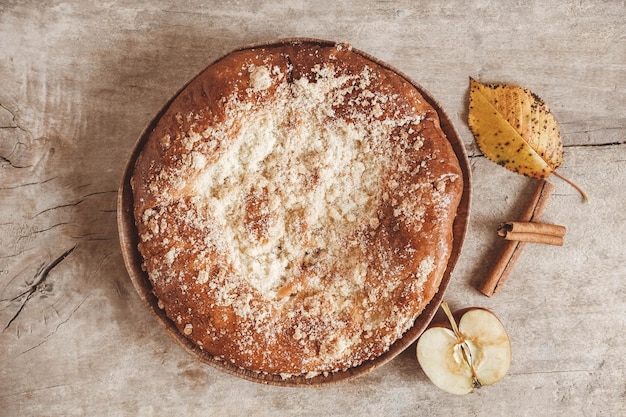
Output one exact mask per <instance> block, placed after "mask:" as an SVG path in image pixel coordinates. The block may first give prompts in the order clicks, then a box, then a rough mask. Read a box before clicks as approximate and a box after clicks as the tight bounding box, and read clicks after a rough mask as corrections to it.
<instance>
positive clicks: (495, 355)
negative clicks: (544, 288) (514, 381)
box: [417, 302, 511, 394]
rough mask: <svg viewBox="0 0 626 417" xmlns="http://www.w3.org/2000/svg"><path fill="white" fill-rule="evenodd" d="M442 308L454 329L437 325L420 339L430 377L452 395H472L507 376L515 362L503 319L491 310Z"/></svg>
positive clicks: (423, 363)
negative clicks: (475, 390)
mask: <svg viewBox="0 0 626 417" xmlns="http://www.w3.org/2000/svg"><path fill="white" fill-rule="evenodd" d="M442 308H443V309H444V311H445V312H446V315H447V316H448V319H449V320H450V325H451V328H448V327H444V326H441V325H435V326H433V327H430V328H429V329H428V330H426V331H425V332H424V333H423V334H422V336H421V337H420V339H419V340H418V342H417V360H418V362H419V364H420V366H421V367H422V369H423V370H424V373H425V374H426V376H428V378H429V379H430V380H431V381H432V382H433V384H435V385H436V386H438V387H439V388H441V389H443V390H445V391H447V392H450V393H452V394H468V393H470V392H472V391H473V390H474V388H480V387H481V386H484V385H492V384H495V383H496V382H498V381H500V380H501V379H502V378H504V375H505V374H506V373H507V372H508V370H509V366H510V364H511V343H510V341H509V336H508V334H507V332H506V329H505V328H504V326H503V325H502V322H500V320H499V319H498V318H497V317H496V316H495V314H493V313H492V312H491V311H490V310H487V309H484V308H469V309H465V310H461V311H459V312H457V313H456V314H455V315H456V316H457V317H460V319H459V323H458V326H457V324H456V321H455V319H454V316H453V315H452V314H451V313H450V310H449V308H448V305H447V304H446V303H445V302H444V303H442Z"/></svg>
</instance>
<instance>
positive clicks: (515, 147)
mask: <svg viewBox="0 0 626 417" xmlns="http://www.w3.org/2000/svg"><path fill="white" fill-rule="evenodd" d="M468 122H469V126H470V129H471V130H472V133H473V134H474V138H475V139H476V143H478V146H479V147H480V150H481V152H482V153H483V154H484V155H485V156H486V157H487V158H489V159H491V160H492V161H494V162H495V163H497V164H499V165H502V166H503V167H505V168H507V169H509V170H511V171H513V172H517V173H519V174H522V175H526V176H528V177H534V178H546V177H548V176H549V175H550V174H552V173H553V172H554V170H555V169H556V168H557V167H558V166H559V165H561V163H562V162H563V145H562V142H561V136H560V135H559V129H558V126H557V124H556V120H554V117H553V116H552V113H550V110H549V109H548V107H547V106H546V105H545V103H544V102H543V101H542V100H541V99H540V98H539V97H537V96H536V95H535V94H533V93H532V92H530V91H529V90H527V89H525V88H522V87H518V86H514V85H507V84H481V83H479V82H478V81H475V80H473V79H470V104H469V119H468Z"/></svg>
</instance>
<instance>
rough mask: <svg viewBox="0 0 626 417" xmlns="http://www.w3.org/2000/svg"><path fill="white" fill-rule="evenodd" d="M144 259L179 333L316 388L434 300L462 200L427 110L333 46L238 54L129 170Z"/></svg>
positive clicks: (384, 73) (385, 73)
mask: <svg viewBox="0 0 626 417" xmlns="http://www.w3.org/2000/svg"><path fill="white" fill-rule="evenodd" d="M131 185H132V189H133V196H134V215H135V222H136V225H137V229H138V232H139V236H140V243H139V250H140V252H141V254H142V256H143V259H144V263H143V268H144V269H145V270H146V271H147V273H148V276H149V278H150V282H151V284H152V287H153V292H154V294H155V296H156V297H157V298H158V299H159V306H160V307H162V308H163V309H165V312H166V314H167V316H168V317H169V318H170V319H171V320H172V321H173V322H174V323H175V324H176V326H177V328H178V330H179V331H180V332H181V333H182V334H184V335H185V336H186V337H188V338H189V340H191V341H192V342H193V343H195V344H196V345H197V346H198V347H199V348H201V349H203V350H204V351H206V352H208V353H209V354H210V355H213V356H214V357H215V358H216V359H218V360H224V361H228V362H230V363H233V364H235V365H236V366H239V367H241V368H244V369H247V370H251V371H257V372H264V373H270V374H280V375H282V376H283V377H285V378H287V377H289V376H292V375H307V376H315V375H318V374H325V373H330V372H335V371H340V370H345V369H348V368H351V367H355V366H357V365H359V364H361V363H363V362H364V361H367V360H371V359H374V358H376V357H378V356H380V355H381V354H382V353H384V352H385V351H386V350H387V349H389V347H390V346H391V345H392V344H393V343H394V342H395V341H396V340H397V339H399V338H400V337H402V335H403V333H404V332H405V331H407V329H409V328H410V327H411V325H412V324H413V323H414V321H415V319H416V318H417V317H418V316H419V315H420V313H421V311H422V310H423V309H424V307H425V306H426V305H427V304H428V302H429V301H430V300H431V299H432V297H433V296H434V294H435V293H436V292H437V289H438V287H439V283H440V281H441V278H442V276H443V274H444V271H445V270H446V265H447V262H448V258H449V257H450V253H451V248H452V226H453V222H454V219H455V215H456V210H457V206H458V204H459V201H460V199H461V194H462V191H463V176H462V172H461V169H460V166H459V163H458V160H457V158H456V156H455V154H454V152H453V150H452V148H451V146H450V144H449V142H448V140H447V139H446V137H445V135H444V133H443V132H442V131H441V129H440V126H439V118H438V115H437V113H436V111H435V110H434V109H433V108H432V106H431V105H430V104H428V103H427V102H426V100H424V98H423V97H422V96H421V95H420V94H419V92H418V91H417V90H416V88H415V87H414V86H413V85H411V84H410V83H409V82H408V81H406V80H405V79H404V78H403V77H401V76H399V75H398V74H396V73H395V72H393V71H391V70H389V69H387V68H384V67H383V66H381V65H379V64H377V63H375V62H373V61H372V60H369V59H367V58H365V57H364V56H362V55H360V54H357V53H354V52H353V51H352V50H351V48H350V47H349V46H347V45H344V44H337V45H334V46H329V45H322V44H318V43H315V42H290V43H285V44H281V45H273V46H267V47H258V48H252V49H244V50H240V51H236V52H233V53H231V54H229V55H227V56H226V57H224V58H222V59H221V60H219V61H217V62H216V63H214V64H213V65H211V66H209V67H208V68H207V69H206V70H205V71H203V72H202V73H201V74H200V75H199V76H198V77H196V78H195V79H194V80H192V82H191V83H190V84H189V85H187V86H186V87H185V88H184V90H183V91H182V92H181V93H180V94H178V95H177V97H175V98H174V100H173V101H172V102H171V104H170V106H169V107H168V109H167V110H166V111H165V113H164V114H163V115H162V117H161V118H160V119H159V120H158V122H157V124H156V127H155V128H154V130H153V131H152V132H151V133H150V136H149V139H148V141H147V142H146V143H145V145H144V147H143V149H142V151H141V153H140V155H139V157H138V158H137V161H136V164H135V168H134V173H133V177H132V179H131Z"/></svg>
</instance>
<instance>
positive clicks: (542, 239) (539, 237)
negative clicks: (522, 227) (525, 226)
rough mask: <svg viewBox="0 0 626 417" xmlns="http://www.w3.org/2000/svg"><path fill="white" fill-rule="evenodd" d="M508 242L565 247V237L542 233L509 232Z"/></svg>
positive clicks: (507, 235)
mask: <svg viewBox="0 0 626 417" xmlns="http://www.w3.org/2000/svg"><path fill="white" fill-rule="evenodd" d="M504 238H505V239H506V240H514V241H517V242H525V243H543V244H546V245H554V246H563V236H556V235H544V234H541V233H523V232H507V233H506V234H505V235H504Z"/></svg>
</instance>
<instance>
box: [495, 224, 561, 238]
mask: <svg viewBox="0 0 626 417" xmlns="http://www.w3.org/2000/svg"><path fill="white" fill-rule="evenodd" d="M566 231H567V229H566V228H565V226H560V225H558V224H549V223H534V222H508V223H502V224H501V225H500V226H499V227H498V234H499V235H500V236H502V237H506V235H507V233H531V234H540V235H552V236H560V237H563V236H565V232H566Z"/></svg>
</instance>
